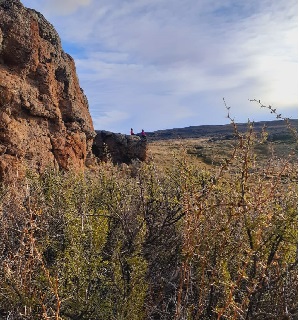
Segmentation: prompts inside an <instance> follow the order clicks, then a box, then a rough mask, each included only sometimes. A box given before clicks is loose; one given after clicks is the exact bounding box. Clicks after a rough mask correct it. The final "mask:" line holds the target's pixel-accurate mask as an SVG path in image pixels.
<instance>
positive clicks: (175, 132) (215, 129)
mask: <svg viewBox="0 0 299 320" xmlns="http://www.w3.org/2000/svg"><path fill="white" fill-rule="evenodd" d="M290 124H291V126H292V127H294V128H298V119H292V120H290ZM237 126H238V130H239V131H240V132H246V130H247V128H248V124H247V123H237ZM264 126H266V128H267V132H268V134H269V139H270V140H281V139H282V140H284V139H288V138H289V137H290V136H291V134H290V132H289V130H288V128H287V126H286V124H285V122H284V121H283V120H275V121H260V122H254V127H255V129H256V130H257V131H260V130H261V129H262V128H263V127H264ZM147 136H148V138H149V140H150V141H156V140H168V139H186V138H203V137H213V138H214V139H229V138H232V137H233V136H234V133H233V126H232V125H231V124H226V125H201V126H190V127H185V128H174V129H166V130H158V131H154V132H148V133H147Z"/></svg>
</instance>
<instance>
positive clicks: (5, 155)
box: [0, 0, 95, 180]
mask: <svg viewBox="0 0 299 320" xmlns="http://www.w3.org/2000/svg"><path fill="white" fill-rule="evenodd" d="M94 137H95V131H94V128H93V123H92V120H91V116H90V114H89V110H88V102H87V99H86V97H85V95H84V93H83V91H82V89H81V88H80V86H79V82H78V79H77V75H76V70H75V64H74V61H73V59H72V58H71V57H70V56H69V55H68V54H66V53H65V52H64V51H63V50H62V48H61V42H60V38H59V36H58V34H57V32H56V31H55V29H54V28H53V26H52V25H51V24H50V23H49V22H48V21H47V20H46V19H45V18H44V17H43V16H42V15H41V14H40V13H38V12H36V11H35V10H32V9H27V8H25V7H24V6H23V5H22V4H21V2H20V1H18V0H0V180H1V179H2V178H3V177H4V176H7V175H9V174H10V173H18V172H19V173H20V172H22V170H23V168H24V167H25V166H28V164H30V167H32V168H33V169H37V170H43V169H44V168H45V167H47V166H58V167H60V168H64V169H69V168H71V167H73V168H75V169H83V168H84V166H85V165H86V164H88V162H89V161H92V143H93V139H94ZM23 171H24V170H23Z"/></svg>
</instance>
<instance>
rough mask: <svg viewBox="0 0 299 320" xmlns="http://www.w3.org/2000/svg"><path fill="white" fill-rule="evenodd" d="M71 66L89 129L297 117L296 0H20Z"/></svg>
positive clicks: (125, 130) (152, 127)
mask: <svg viewBox="0 0 299 320" xmlns="http://www.w3.org/2000/svg"><path fill="white" fill-rule="evenodd" d="M21 1H22V3H23V4H24V6H26V7H29V8H33V9H35V10H37V11H39V12H41V13H42V14H43V15H44V16H45V18H46V19H47V20H48V21H49V22H50V23H51V24H53V26H54V27H55V29H56V30H57V32H58V34H59V35H60V38H61V41H62V46H63V49H64V51H65V52H67V53H69V54H70V55H71V56H72V57H73V58H74V60H75V63H76V69H77V74H78V77H79V82H80V86H81V87H82V88H83V90H84V92H85V94H86V96H87V98H88V101H89V110H90V113H91V116H92V119H93V123H94V127H95V129H97V130H108V131H113V132H120V133H126V134H128V133H129V131H130V128H131V127H132V128H134V131H135V132H140V131H141V129H142V128H143V129H144V130H145V131H148V132H149V131H155V130H161V129H171V128H183V127H188V126H194V125H195V126H196V125H212V124H227V123H229V119H228V118H227V111H226V108H225V106H224V103H223V98H225V101H226V103H227V105H228V106H229V107H230V113H231V117H232V118H234V120H235V121H236V122H247V121H248V119H249V120H251V121H261V120H275V116H273V115H272V114H270V113H269V110H267V109H264V108H260V106H259V105H258V104H257V103H253V102H250V101H249V100H250V99H257V100H261V102H262V103H263V104H265V105H272V106H273V107H275V108H277V110H278V111H279V113H282V115H283V116H284V117H290V118H293V119H295V118H296V119H297V118H298V108H297V105H298V24H297V22H298V8H297V0H250V1H248V0H63V1H62V0H21Z"/></svg>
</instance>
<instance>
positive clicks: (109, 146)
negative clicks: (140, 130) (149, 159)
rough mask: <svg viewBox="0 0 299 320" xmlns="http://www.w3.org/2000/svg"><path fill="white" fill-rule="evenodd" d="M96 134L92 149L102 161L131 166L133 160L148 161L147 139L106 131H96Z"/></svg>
mask: <svg viewBox="0 0 299 320" xmlns="http://www.w3.org/2000/svg"><path fill="white" fill-rule="evenodd" d="M96 133H97V135H96V137H95V139H94V143H93V147H92V149H93V153H94V154H95V155H96V157H97V158H98V159H100V160H101V161H106V160H107V159H108V158H110V159H111V160H112V161H113V163H115V164H116V163H126V164H129V163H131V162H132V160H140V161H145V160H146V148H147V142H146V138H145V137H139V136H137V135H125V134H120V133H113V132H110V131H105V130H101V131H96Z"/></svg>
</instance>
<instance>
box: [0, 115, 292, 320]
mask: <svg viewBox="0 0 299 320" xmlns="http://www.w3.org/2000/svg"><path fill="white" fill-rule="evenodd" d="M232 130H233V136H234V138H233V139H229V141H226V144H225V146H226V147H225V148H224V149H222V150H224V151H225V152H224V153H222V154H221V157H219V156H218V155H219V152H218V151H217V150H216V149H214V151H213V154H215V155H217V158H216V160H217V161H216V160H214V158H213V157H212V156H211V154H210V153H209V155H210V158H209V159H210V160H208V161H206V159H208V157H206V158H203V157H198V155H197V154H196V153H195V152H192V150H193V151H194V145H195V146H196V145H198V141H197V142H196V143H195V144H194V141H193V144H186V143H181V141H179V142H176V143H175V144H174V147H173V148H171V151H170V152H169V151H167V152H166V151H165V150H166V149H163V145H162V143H160V144H152V145H151V144H150V145H149V150H150V151H151V148H152V150H153V151H152V152H150V154H152V157H150V159H149V160H148V161H147V162H144V163H140V162H135V163H132V164H131V165H130V166H126V165H125V166H116V165H113V164H112V162H110V161H107V162H105V163H102V164H101V166H100V168H99V171H97V172H85V173H80V174H78V173H74V172H57V171H55V170H53V169H49V170H47V171H46V172H44V173H43V174H40V175H37V174H35V173H33V172H30V170H28V174H27V177H26V179H24V180H23V181H22V183H18V184H15V185H13V184H9V185H5V184H2V186H1V190H0V219H1V224H0V238H1V242H0V264H1V266H0V318H1V319H57V320H58V319H69V320H71V319H95V320H96V319H115V320H125V319H127V320H129V319H130V320H131V319H136V320H137V319H138V320H139V319H153V320H154V319H161V320H162V319H165V320H166V319H175V320H179V319H180V320H183V319H184V320H185V319H186V320H187V319H296V318H297V156H296V151H295V150H294V146H296V144H297V138H296V132H295V130H291V131H290V132H291V138H290V139H293V140H292V141H293V142H292V143H291V144H289V146H290V148H289V149H288V150H287V151H286V149H284V151H285V153H284V155H283V156H282V153H281V152H282V151H281V150H282V149H279V148H278V149H277V150H278V151H279V152H278V154H277V152H276V146H277V145H275V144H273V143H269V142H268V140H267V132H266V130H262V131H256V130H255V128H254V125H253V124H252V123H250V122H249V123H248V129H247V131H246V132H242V133H241V132H239V131H238V127H237V125H236V124H234V122H233V120H232ZM201 143H203V140H201ZM204 143H205V144H208V143H209V141H207V140H204ZM221 143H222V146H223V142H221ZM190 145H191V147H190ZM204 148H205V147H204V145H203V146H202V149H204ZM162 149H163V150H164V153H161V150H162ZM200 149H201V148H197V149H196V148H195V150H200ZM157 150H158V151H159V152H157ZM202 152H206V151H205V150H202ZM211 152H212V151H211ZM159 157H160V158H159ZM163 158H164V159H167V161H166V162H163Z"/></svg>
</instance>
